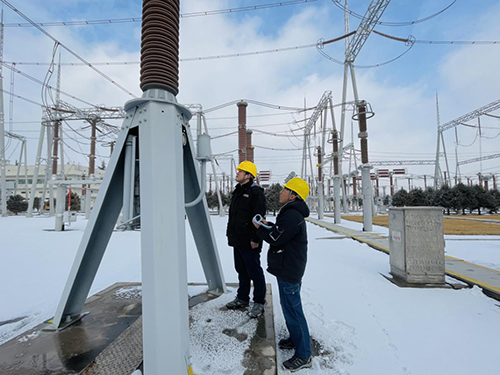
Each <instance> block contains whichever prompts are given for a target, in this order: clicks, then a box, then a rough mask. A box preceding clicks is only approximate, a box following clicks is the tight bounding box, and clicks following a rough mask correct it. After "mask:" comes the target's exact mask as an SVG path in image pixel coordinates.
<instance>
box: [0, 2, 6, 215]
mask: <svg viewBox="0 0 500 375" xmlns="http://www.w3.org/2000/svg"><path fill="white" fill-rule="evenodd" d="M0 59H1V61H3V10H2V18H1V20H0ZM0 89H1V90H2V93H1V96H0V210H1V211H2V216H7V191H6V190H7V180H6V170H5V164H6V162H7V161H6V160H5V112H4V106H3V74H2V67H1V66H0Z"/></svg>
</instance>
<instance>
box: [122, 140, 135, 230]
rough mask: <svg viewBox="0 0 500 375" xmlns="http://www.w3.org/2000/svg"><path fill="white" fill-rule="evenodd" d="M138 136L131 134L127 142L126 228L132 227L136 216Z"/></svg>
mask: <svg viewBox="0 0 500 375" xmlns="http://www.w3.org/2000/svg"><path fill="white" fill-rule="evenodd" d="M136 142H137V137H136V136H134V135H129V136H128V138H127V141H126V143H125V172H124V182H123V183H124V185H123V190H124V193H123V209H122V219H121V222H122V223H123V225H124V227H125V229H132V222H131V221H132V219H133V217H134V213H133V210H134V186H135V160H136V154H135V153H136Z"/></svg>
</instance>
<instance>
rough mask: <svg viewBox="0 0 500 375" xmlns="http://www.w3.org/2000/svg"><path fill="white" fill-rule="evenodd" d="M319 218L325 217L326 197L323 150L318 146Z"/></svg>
mask: <svg viewBox="0 0 500 375" xmlns="http://www.w3.org/2000/svg"><path fill="white" fill-rule="evenodd" d="M317 150H318V219H320V220H323V218H324V210H325V208H324V201H325V200H324V197H323V150H322V148H321V146H318V148H317Z"/></svg>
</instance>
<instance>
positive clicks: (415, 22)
mask: <svg viewBox="0 0 500 375" xmlns="http://www.w3.org/2000/svg"><path fill="white" fill-rule="evenodd" d="M332 2H333V4H334V5H335V6H336V7H337V8H340V9H342V11H343V12H347V13H349V14H350V15H351V16H354V17H356V18H358V19H360V20H364V19H365V18H364V16H363V15H361V14H359V13H356V12H354V11H352V10H350V9H347V8H346V7H345V6H344V5H342V4H340V0H332ZM456 2H457V0H453V1H452V2H451V4H449V5H448V6H447V7H445V8H443V9H441V10H440V11H439V12H436V13H434V14H431V15H430V16H427V17H424V18H420V19H417V20H414V21H404V22H383V21H377V22H376V24H377V25H383V26H410V25H416V24H418V23H422V22H425V21H428V20H430V19H432V18H434V17H436V16H438V15H440V14H441V13H443V12H445V11H447V10H448V9H449V8H450V7H451V6H452V5H453V4H455V3H456Z"/></svg>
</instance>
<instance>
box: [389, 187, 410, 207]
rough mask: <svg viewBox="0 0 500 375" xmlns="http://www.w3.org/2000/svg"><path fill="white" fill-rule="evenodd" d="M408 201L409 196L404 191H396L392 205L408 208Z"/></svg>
mask: <svg viewBox="0 0 500 375" xmlns="http://www.w3.org/2000/svg"><path fill="white" fill-rule="evenodd" d="M409 201H410V196H409V194H408V192H407V191H406V190H405V189H401V190H399V191H397V192H396V193H395V194H394V196H393V197H392V205H393V206H395V207H403V206H408V204H409Z"/></svg>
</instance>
